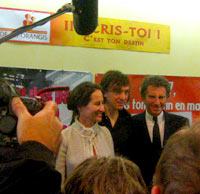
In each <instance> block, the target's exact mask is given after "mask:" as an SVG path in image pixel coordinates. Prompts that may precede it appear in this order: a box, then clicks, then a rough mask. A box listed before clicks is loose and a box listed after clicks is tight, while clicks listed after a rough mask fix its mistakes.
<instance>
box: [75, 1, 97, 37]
mask: <svg viewBox="0 0 200 194" xmlns="http://www.w3.org/2000/svg"><path fill="white" fill-rule="evenodd" d="M72 4H73V6H74V7H75V10H74V11H73V22H74V28H75V30H76V32H77V33H78V34H80V35H88V34H91V33H92V32H94V30H95V29H96V27H97V25H98V0H72Z"/></svg>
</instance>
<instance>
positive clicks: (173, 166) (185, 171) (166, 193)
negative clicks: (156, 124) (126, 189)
mask: <svg viewBox="0 0 200 194" xmlns="http://www.w3.org/2000/svg"><path fill="white" fill-rule="evenodd" d="M198 193H200V121H197V122H196V123H195V124H194V125H193V126H192V127H191V128H189V127H185V128H184V129H182V130H180V131H178V132H176V133H175V134H174V135H172V136H171V137H170V138H169V140H168V141H167V144H166V145H165V147H164V150H163V152H162V155H161V157H160V160H159V162H158V164H157V166H156V172H155V174H154V177H153V188H152V194H198Z"/></svg>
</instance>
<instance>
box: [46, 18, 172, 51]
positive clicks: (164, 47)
mask: <svg viewBox="0 0 200 194" xmlns="http://www.w3.org/2000/svg"><path fill="white" fill-rule="evenodd" d="M98 23H99V24H98V27H97V28H96V30H95V32H93V33H92V34H90V35H88V36H81V35H78V34H77V33H76V32H75V30H74V27H73V17H72V15H71V14H64V15H62V16H59V17H57V18H55V19H53V20H52V21H51V40H50V44H53V45H65V46H79V47H92V48H104V49H121V50H134V51H145V52H158V53H169V51H170V27H169V26H168V25H161V24H153V23H145V22H136V21H127V20H118V19H109V18H99V21H98Z"/></svg>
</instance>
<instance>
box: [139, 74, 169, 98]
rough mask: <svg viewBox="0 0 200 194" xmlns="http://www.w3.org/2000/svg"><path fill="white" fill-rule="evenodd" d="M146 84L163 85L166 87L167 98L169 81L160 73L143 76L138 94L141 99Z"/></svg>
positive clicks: (145, 91) (143, 95) (146, 87)
mask: <svg viewBox="0 0 200 194" xmlns="http://www.w3.org/2000/svg"><path fill="white" fill-rule="evenodd" d="M148 86H154V87H164V88H165V89H166V94H167V98H169V96H170V92H171V88H170V83H169V81H168V80H167V79H166V78H165V77H163V76H160V75H151V76H147V77H146V78H144V80H143V82H142V85H141V87H140V94H141V96H142V98H143V99H145V96H146V93H147V89H148Z"/></svg>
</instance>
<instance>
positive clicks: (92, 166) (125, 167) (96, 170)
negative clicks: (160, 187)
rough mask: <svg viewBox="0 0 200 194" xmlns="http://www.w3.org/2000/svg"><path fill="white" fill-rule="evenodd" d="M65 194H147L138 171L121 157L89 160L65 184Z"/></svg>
mask: <svg viewBox="0 0 200 194" xmlns="http://www.w3.org/2000/svg"><path fill="white" fill-rule="evenodd" d="M65 192H66V194H147V193H148V192H147V188H146V185H145V182H144V180H143V178H142V175H141V172H140V169H139V168H138V166H137V165H136V164H134V163H133V162H131V161H129V160H127V159H125V158H122V157H118V156H115V157H108V158H106V157H100V158H94V157H93V158H89V159H86V160H85V161H84V162H82V163H81V164H80V165H79V166H78V167H77V168H76V169H75V170H74V172H73V173H72V175H71V176H70V177H69V178H68V179H67V181H66V183H65Z"/></svg>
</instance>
